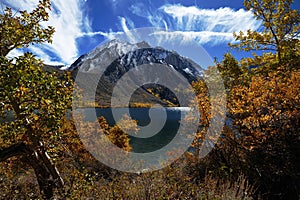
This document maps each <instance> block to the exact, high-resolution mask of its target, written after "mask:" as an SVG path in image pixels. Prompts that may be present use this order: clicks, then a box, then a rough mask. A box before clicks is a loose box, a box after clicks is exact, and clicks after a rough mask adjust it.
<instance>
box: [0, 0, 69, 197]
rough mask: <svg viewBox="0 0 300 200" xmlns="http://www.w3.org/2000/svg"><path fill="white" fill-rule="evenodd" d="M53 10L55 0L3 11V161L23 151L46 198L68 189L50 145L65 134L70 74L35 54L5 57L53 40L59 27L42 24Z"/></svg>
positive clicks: (0, 131) (0, 114) (0, 43)
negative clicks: (54, 68) (26, 8)
mask: <svg viewBox="0 0 300 200" xmlns="http://www.w3.org/2000/svg"><path fill="white" fill-rule="evenodd" d="M49 9H50V1H49V0H42V1H40V2H39V4H38V5H37V8H36V9H34V10H33V11H32V12H30V13H28V12H27V11H19V13H20V15H18V13H16V14H12V10H11V9H10V8H6V9H5V11H4V13H3V14H1V15H0V22H1V26H0V50H1V52H0V63H1V66H0V118H2V119H3V118H4V122H3V123H1V125H0V141H1V147H0V148H2V150H0V161H5V160H7V159H8V158H10V157H13V156H21V160H22V161H23V162H25V163H27V164H29V165H30V166H31V167H32V168H33V169H34V171H35V174H36V177H37V180H38V183H39V186H40V190H41V192H42V194H43V196H44V198H52V197H53V189H54V188H58V189H63V181H62V179H61V177H60V175H59V173H58V171H57V169H56V168H55V166H54V164H53V163H52V162H51V161H50V157H49V156H48V154H47V152H46V148H47V147H48V146H51V145H53V143H54V142H55V140H56V139H58V138H59V137H60V134H59V128H60V126H61V118H62V117H63V116H64V115H65V113H66V109H67V108H68V107H69V106H70V103H71V93H72V91H71V87H70V79H69V78H68V77H66V78H62V77H58V75H57V74H56V73H55V72H46V71H45V70H43V63H42V61H41V60H37V59H36V58H35V57H34V55H32V54H31V53H25V54H24V55H22V56H20V57H16V58H12V59H10V58H7V57H5V56H7V54H8V53H9V52H10V51H11V50H13V49H14V48H21V47H27V46H28V45H30V44H34V43H43V42H51V36H52V33H53V32H54V29H53V28H52V27H46V28H44V27H43V26H42V25H41V23H42V22H44V21H47V20H48V17H49V16H48V13H47V10H49ZM10 115H12V116H13V117H12V119H11V120H8V119H7V117H8V116H10Z"/></svg>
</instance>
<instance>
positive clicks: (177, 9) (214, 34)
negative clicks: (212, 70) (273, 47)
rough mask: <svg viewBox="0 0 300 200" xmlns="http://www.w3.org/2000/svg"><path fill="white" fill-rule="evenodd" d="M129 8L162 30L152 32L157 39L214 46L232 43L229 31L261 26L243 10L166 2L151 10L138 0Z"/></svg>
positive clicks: (255, 28)
mask: <svg viewBox="0 0 300 200" xmlns="http://www.w3.org/2000/svg"><path fill="white" fill-rule="evenodd" d="M130 9H131V11H132V12H133V13H134V14H135V15H138V16H140V17H146V18H147V19H148V21H149V23H150V24H151V25H152V26H154V27H161V28H164V29H165V30H166V31H160V32H157V33H156V35H157V37H159V38H160V39H161V40H166V39H170V40H174V41H180V42H181V43H182V42H198V43H199V44H210V45H217V44H221V43H228V42H233V32H239V31H241V30H242V31H247V30H248V29H251V30H257V29H258V28H259V27H260V26H261V22H259V21H257V20H255V18H254V17H253V15H252V13H251V12H249V11H245V10H244V9H239V10H233V9H231V8H228V7H224V8H218V9H201V8H198V7H196V6H188V7H187V6H183V5H180V4H172V5H171V4H167V5H164V6H162V7H160V8H159V9H158V10H155V11H153V10H147V9H146V8H145V6H144V5H143V4H142V3H138V4H134V5H132V6H131V8H130ZM169 30H170V31H169Z"/></svg>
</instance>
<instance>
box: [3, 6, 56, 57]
mask: <svg viewBox="0 0 300 200" xmlns="http://www.w3.org/2000/svg"><path fill="white" fill-rule="evenodd" d="M50 8H51V6H50V1H49V0H42V1H40V2H39V4H38V6H37V8H36V9H34V10H33V11H32V12H30V13H28V12H27V11H26V10H24V11H19V13H20V16H17V13H13V11H12V9H11V8H8V7H6V9H5V10H4V13H3V14H1V15H0V24H1V26H0V56H6V55H7V54H8V53H9V52H10V51H11V50H13V49H15V48H21V47H28V46H29V45H30V44H34V43H43V42H51V37H52V35H53V33H54V28H53V27H51V26H48V27H46V28H44V27H42V26H41V22H43V21H48V19H49V15H48V13H47V9H50Z"/></svg>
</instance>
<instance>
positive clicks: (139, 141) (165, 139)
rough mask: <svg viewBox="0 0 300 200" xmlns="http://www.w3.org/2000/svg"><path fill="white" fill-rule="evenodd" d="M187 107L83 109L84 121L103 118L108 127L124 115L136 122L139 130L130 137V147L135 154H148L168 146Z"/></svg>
mask: <svg viewBox="0 0 300 200" xmlns="http://www.w3.org/2000/svg"><path fill="white" fill-rule="evenodd" d="M189 111H190V108H189V107H165V108H162V107H158V108H113V109H111V108H85V109H84V113H85V120H87V121H95V113H96V116H97V117H100V116H103V117H104V118H105V119H106V120H107V122H108V124H109V125H110V126H113V125H115V124H116V121H118V120H119V119H121V118H122V116H124V114H127V115H130V116H131V118H132V119H134V120H137V124H138V126H139V128H140V130H139V131H138V133H137V134H136V136H134V135H130V145H131V146H132V151H133V152H135V153H146V152H147V153H148V152H153V151H155V150H157V149H161V148H162V147H164V146H166V145H167V144H169V142H170V141H172V139H173V138H174V137H175V135H176V134H177V132H178V129H179V126H180V121H181V119H184V117H185V115H186V114H187V113H189Z"/></svg>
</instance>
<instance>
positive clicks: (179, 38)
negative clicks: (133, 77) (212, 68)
mask: <svg viewBox="0 0 300 200" xmlns="http://www.w3.org/2000/svg"><path fill="white" fill-rule="evenodd" d="M154 35H155V36H156V38H157V41H158V43H163V42H164V41H174V42H176V43H177V44H189V43H194V42H196V43H198V44H208V43H209V44H210V45H217V44H220V43H223V42H224V41H230V40H232V33H224V32H211V31H157V32H155V33H154Z"/></svg>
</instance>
